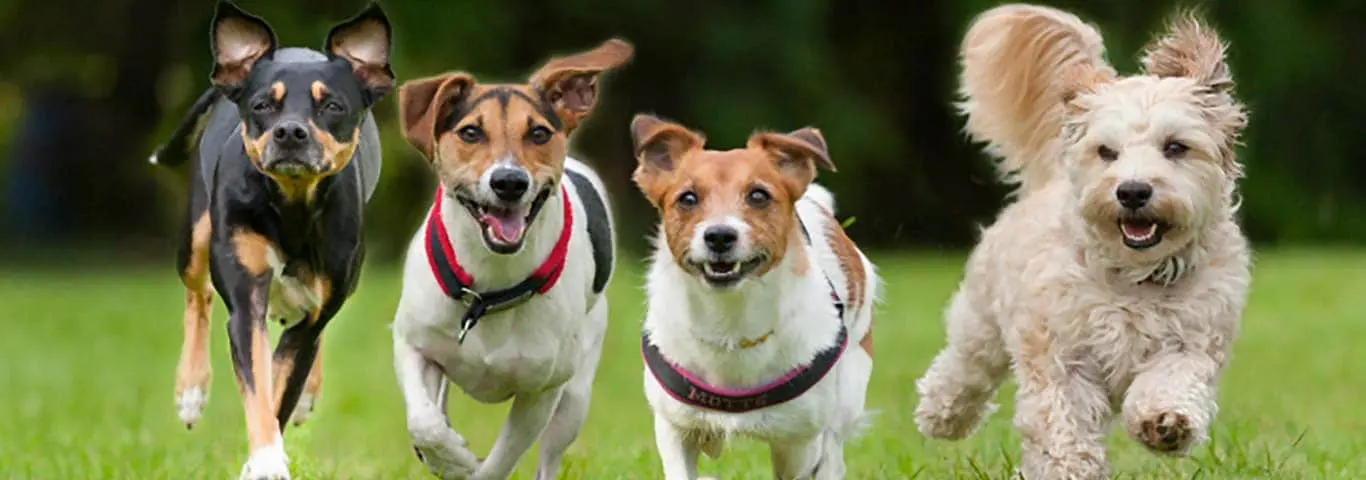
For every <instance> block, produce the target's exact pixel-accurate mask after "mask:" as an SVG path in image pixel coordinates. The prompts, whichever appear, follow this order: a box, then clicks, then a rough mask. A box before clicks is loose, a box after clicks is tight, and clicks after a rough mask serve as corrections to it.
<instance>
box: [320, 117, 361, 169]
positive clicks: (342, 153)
mask: <svg viewBox="0 0 1366 480" xmlns="http://www.w3.org/2000/svg"><path fill="white" fill-rule="evenodd" d="M308 126H309V128H311V129H312V130H313V138H314V139H317V141H318V145H320V146H322V148H323V161H324V162H327V163H326V164H325V165H323V167H324V169H323V173H322V175H321V176H327V175H332V174H335V173H337V172H340V171H342V169H343V168H346V166H347V165H349V164H350V163H351V157H352V156H353V155H355V153H356V145H357V144H358V143H359V140H360V127H359V126H357V127H356V129H355V130H352V131H351V141H349V142H343V141H341V140H337V137H334V136H332V133H330V132H328V131H327V130H323V129H322V128H319V127H318V124H316V123H313V120H309V121H308ZM315 183H316V180H315Z"/></svg>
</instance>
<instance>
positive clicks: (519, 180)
mask: <svg viewBox="0 0 1366 480" xmlns="http://www.w3.org/2000/svg"><path fill="white" fill-rule="evenodd" d="M489 188H492V189H493V194H494V195H497V196H498V199H499V200H503V201H505V202H515V201H517V200H521V199H522V196H523V195H526V191H527V189H528V188H531V177H530V176H528V175H527V174H526V172H523V171H521V170H519V169H515V168H500V169H498V170H494V172H493V174H492V175H489Z"/></svg>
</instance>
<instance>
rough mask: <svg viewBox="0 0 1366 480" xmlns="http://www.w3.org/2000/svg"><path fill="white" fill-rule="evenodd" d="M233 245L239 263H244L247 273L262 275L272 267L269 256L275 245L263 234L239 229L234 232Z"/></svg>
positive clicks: (243, 266)
mask: <svg viewBox="0 0 1366 480" xmlns="http://www.w3.org/2000/svg"><path fill="white" fill-rule="evenodd" d="M232 246H233V250H234V253H235V254H236V256H237V263H238V264H240V265H242V268H244V269H246V271H247V273H249V274H251V275H253V276H255V275H261V274H263V273H265V272H266V270H267V269H269V268H270V263H269V262H268V260H267V257H268V256H269V255H270V250H271V249H272V248H275V246H274V245H273V244H271V242H270V240H267V239H266V237H263V236H261V234H259V233H255V232H250V231H247V230H238V231H236V232H234V233H233V234H232Z"/></svg>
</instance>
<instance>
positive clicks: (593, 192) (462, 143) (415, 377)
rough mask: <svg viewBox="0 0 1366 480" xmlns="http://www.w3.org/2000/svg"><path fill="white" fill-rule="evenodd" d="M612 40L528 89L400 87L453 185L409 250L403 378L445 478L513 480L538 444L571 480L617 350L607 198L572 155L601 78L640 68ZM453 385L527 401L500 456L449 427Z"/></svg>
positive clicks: (414, 428) (421, 146)
mask: <svg viewBox="0 0 1366 480" xmlns="http://www.w3.org/2000/svg"><path fill="white" fill-rule="evenodd" d="M632 54H633V49H632V47H631V46H630V45H629V44H627V43H626V42H624V41H621V40H609V41H607V42H605V43H603V44H602V45H601V46H599V47H598V48H596V49H594V50H591V51H588V52H584V53H579V54H576V55H570V56H567V57H563V58H557V59H553V60H551V61H550V62H548V63H547V64H545V65H544V66H543V67H542V68H541V69H540V70H538V71H536V72H535V73H533V74H532V75H531V78H530V80H529V81H528V82H527V83H525V84H481V83H478V82H476V81H475V79H474V77H473V76H471V75H470V74H468V73H463V72H451V73H446V74H443V75H438V76H434V77H428V78H422V79H418V80H413V81H410V82H407V83H405V84H404V85H403V86H401V87H399V91H398V97H399V109H400V117H401V121H402V124H403V130H404V135H405V136H406V138H407V139H408V141H409V142H411V143H412V145H413V146H414V147H416V148H417V149H418V150H419V151H421V152H422V154H423V156H425V157H426V158H427V159H428V160H429V161H430V163H431V166H432V168H433V170H434V171H435V172H436V176H437V178H438V180H439V183H438V186H437V188H436V195H435V198H434V200H433V206H432V208H431V209H430V210H429V211H428V214H427V220H426V221H425V222H424V224H423V226H422V228H421V229H419V230H418V232H417V234H416V235H415V236H414V237H413V239H412V243H411V244H410V245H409V247H408V254H407V260H406V263H405V264H404V270H403V293H402V297H401V298H400V299H399V305H398V311H397V313H396V314H395V316H394V324H393V335H394V367H395V370H396V372H397V376H398V381H399V386H400V387H401V389H402V391H403V398H404V403H405V404H406V407H407V414H408V432H409V433H410V434H411V436H412V441H413V446H414V448H415V450H416V452H417V456H418V458H419V459H420V460H421V461H422V462H423V463H424V464H425V465H426V466H427V467H428V468H429V469H430V470H431V471H432V473H434V474H436V475H437V476H440V477H442V478H448V479H451V478H460V479H463V478H479V479H502V478H507V477H508V475H510V474H511V472H512V470H513V468H514V467H516V465H517V462H518V460H519V459H521V457H522V455H523V454H524V453H525V452H526V451H527V450H528V449H529V448H530V447H531V445H532V443H534V442H536V441H537V439H539V440H540V442H541V452H540V458H539V463H538V464H537V468H536V472H537V473H536V478H538V479H543V480H547V479H553V478H555V477H556V476H557V475H558V474H559V470H560V461H561V457H562V456H563V454H564V451H565V449H566V448H568V447H569V445H570V443H572V442H573V441H574V439H575V438H576V437H577V436H578V434H579V427H580V426H581V425H582V424H583V420H584V417H585V416H586V415H587V413H588V402H589V396H590V393H591V390H592V385H593V377H594V375H595V374H596V371H597V366H598V360H599V358H600V357H601V353H602V338H603V331H604V329H605V328H606V326H607V297H606V296H604V295H603V291H604V289H606V288H607V284H608V282H609V280H610V279H611V275H612V267H613V257H614V256H615V254H616V252H615V249H616V240H615V238H614V236H613V230H612V218H611V211H610V209H609V205H608V202H607V198H606V195H605V192H606V190H605V188H604V187H603V185H602V182H601V180H600V179H599V178H598V176H597V174H595V173H593V171H592V169H591V168H589V167H588V166H587V165H585V164H583V163H580V162H579V161H577V160H575V159H573V158H570V157H568V156H567V150H568V143H569V135H570V134H571V133H573V132H574V130H575V129H576V128H577V127H578V126H579V125H580V124H582V122H583V121H584V120H585V119H586V118H587V117H588V114H589V113H590V112H591V111H592V110H593V107H594V105H596V104H597V99H598V85H597V80H598V77H599V76H600V75H601V74H603V73H604V72H606V71H608V70H612V69H614V68H617V67H619V66H621V65H623V64H625V63H626V62H627V61H629V60H630V58H631V56H632ZM448 382H449V383H454V384H455V385H457V386H459V387H460V388H461V389H462V390H463V391H464V392H465V394H467V395H469V396H470V397H471V398H473V399H475V400H477V401H480V402H484V403H501V402H504V401H507V400H509V399H512V401H513V402H512V409H511V411H510V412H509V414H508V420H507V424H506V425H505V426H504V427H503V431H502V433H501V434H500V435H499V437H498V441H497V442H496V443H495V444H494V445H493V449H492V451H491V452H490V453H489V455H488V458H486V459H483V460H480V459H477V458H476V457H475V455H474V453H472V452H471V451H470V450H469V447H468V445H467V444H466V443H465V440H464V439H463V438H462V437H461V436H460V435H459V434H458V433H456V432H455V431H454V430H452V429H451V427H450V424H449V421H448V419H447V416H446V397H447V387H448Z"/></svg>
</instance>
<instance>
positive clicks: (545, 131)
mask: <svg viewBox="0 0 1366 480" xmlns="http://www.w3.org/2000/svg"><path fill="white" fill-rule="evenodd" d="M526 138H527V140H531V143H534V144H537V145H545V142H549V141H550V129H549V128H545V127H536V128H533V129H531V131H530V132H527V134H526Z"/></svg>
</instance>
